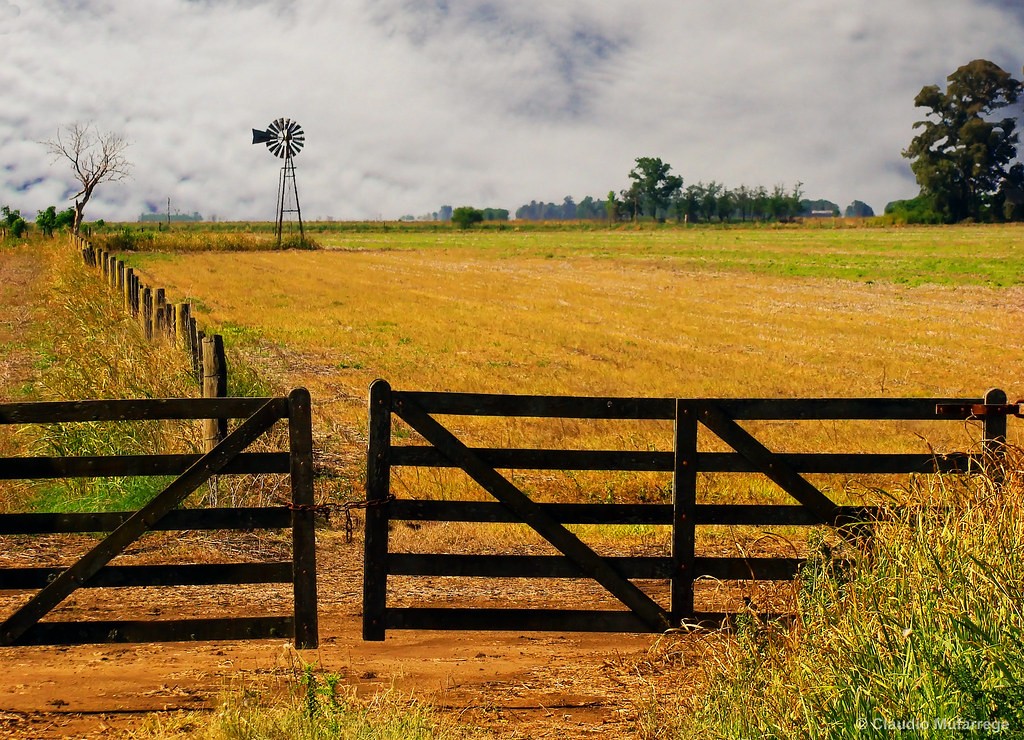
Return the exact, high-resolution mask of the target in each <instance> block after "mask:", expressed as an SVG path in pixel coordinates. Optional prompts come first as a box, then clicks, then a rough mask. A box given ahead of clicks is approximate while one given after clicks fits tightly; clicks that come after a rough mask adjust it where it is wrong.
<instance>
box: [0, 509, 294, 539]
mask: <svg viewBox="0 0 1024 740" xmlns="http://www.w3.org/2000/svg"><path fill="white" fill-rule="evenodd" d="M134 513H135V512H132V511H120V512H90V513H84V514H55V513H38V514H37V513H31V514H29V513H25V514H0V535H11V534H57V533H73V532H111V531H113V530H115V529H117V528H118V527H120V526H121V525H122V524H124V523H125V522H126V521H128V519H129V518H130V517H131V515H132V514H134ZM290 526H291V512H290V511H288V509H286V508H285V507H283V506H278V507H259V508H255V507H254V508H224V509H175V510H173V511H169V512H167V515H166V516H164V517H163V518H162V519H160V520H159V521H157V522H154V523H153V525H152V527H151V529H152V530H153V531H173V530H182V529H194V530H204V531H205V530H215V529H237V530H247V529H285V528H287V527H290Z"/></svg>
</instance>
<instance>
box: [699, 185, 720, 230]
mask: <svg viewBox="0 0 1024 740" xmlns="http://www.w3.org/2000/svg"><path fill="white" fill-rule="evenodd" d="M697 188H698V194H699V198H700V201H699V202H698V208H699V209H700V214H701V216H702V217H703V218H704V220H705V221H707V222H708V223H711V221H712V219H714V218H715V216H717V215H718V195H719V194H720V193H721V192H722V186H721V185H719V184H718V183H717V182H715V181H714V180H712V181H711V182H709V183H708V184H707V185H705V184H704V183H702V182H699V183H697Z"/></svg>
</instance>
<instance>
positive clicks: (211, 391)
mask: <svg viewBox="0 0 1024 740" xmlns="http://www.w3.org/2000/svg"><path fill="white" fill-rule="evenodd" d="M227 394H228V376H227V363H226V358H225V356H224V338H223V337H221V335H220V334H214V335H213V336H212V337H203V398H224V397H225V396H227ZM203 426H204V433H203V440H204V442H205V449H206V451H207V452H209V451H210V450H212V449H213V448H214V447H216V446H217V445H218V444H219V443H220V442H221V440H223V439H224V437H226V436H227V432H228V420H227V419H206V420H205V421H204V423H203Z"/></svg>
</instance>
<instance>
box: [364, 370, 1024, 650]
mask: <svg viewBox="0 0 1024 740" xmlns="http://www.w3.org/2000/svg"><path fill="white" fill-rule="evenodd" d="M1020 412H1021V405H1020V404H1019V403H1018V404H1007V403H1006V394H1005V393H1003V392H1002V391H999V390H992V391H989V392H988V393H987V394H986V396H985V398H984V399H981V398H978V399H951V398H911V399H792V400H791V399H784V400H783V399H671V398H579V397H559V396H511V395H489V394H468V393H426V392H407V391H395V390H392V389H391V387H390V386H389V385H388V383H387V382H386V381H383V380H378V381H375V382H374V383H373V385H371V387H370V437H369V446H368V463H367V464H368V467H367V483H366V486H367V502H366V503H367V510H366V520H365V521H366V524H365V531H366V538H365V562H364V569H365V570H364V593H363V639H365V640H383V639H384V637H385V633H386V631H387V630H394V629H458V630H515V631H522V630H553V631H595V632H660V631H664V630H666V629H669V628H671V627H675V626H679V625H680V624H682V623H683V622H686V623H700V622H704V623H713V624H721V620H722V619H723V618H725V617H726V616H727V615H725V614H719V613H707V612H697V611H695V609H694V588H693V587H694V580H695V579H697V578H701V577H712V578H716V579H722V580H727V579H728V580H747V579H755V580H788V579H792V578H793V577H794V576H795V575H796V574H797V572H798V569H799V567H800V566H801V564H802V563H803V560H801V559H797V558H725V557H704V556H701V555H699V554H698V553H696V552H695V536H696V527H698V526H701V525H710V524H715V525H754V526H773V525H797V526H800V525H802V526H814V525H831V526H837V525H841V524H844V523H855V522H858V521H863V520H870V519H871V518H872V517H873V516H875V515H876V514H877V510H875V509H872V508H870V507H844V506H837V505H835V504H834V503H833V502H832V501H831V500H830V499H829V498H828V497H826V496H825V495H824V494H823V493H822V492H821V491H820V490H818V488H816V487H815V486H814V485H812V484H811V483H810V482H809V481H808V480H807V479H806V478H805V477H804V474H807V473H851V474H869V473H882V474H906V473H934V472H944V471H952V470H969V469H971V466H977V465H981V464H982V463H983V462H984V460H985V459H986V458H987V456H988V455H989V454H998V453H999V451H1000V449H1001V448H1002V446H1003V445H1005V435H1006V417H1007V415H1009V414H1017V415H1019V414H1020ZM392 415H395V416H397V417H398V418H400V419H401V420H402V421H404V422H405V423H406V424H408V425H409V426H410V427H411V428H412V429H413V430H415V431H416V432H418V433H419V434H420V435H421V436H422V437H423V438H424V439H425V440H426V441H427V443H428V444H427V445H422V444H420V445H403V444H394V443H393V442H392V430H391V426H392ZM432 415H456V416H457V415H472V416H499V417H550V418H567V419H573V418H574V419H611V420H626V419H651V420H664V421H673V422H674V437H675V439H674V450H673V451H672V452H658V451H653V452H642V451H641V452H637V451H628V452H626V451H592V450H586V451H584V450H542V449H494V448H489V449H484V448H470V447H468V446H466V445H465V444H464V443H463V442H461V441H460V440H459V439H458V438H457V437H456V436H455V435H454V434H453V433H452V432H451V431H449V430H448V429H447V428H446V427H445V426H443V425H442V424H441V423H439V422H438V421H437V420H436V419H435V418H434V417H433V416H432ZM974 416H977V417H979V418H981V419H982V420H983V435H982V436H983V438H984V440H985V443H984V444H985V449H983V450H982V452H981V453H980V454H979V453H977V451H976V452H975V453H974V454H971V453H966V452H965V453H957V454H949V455H943V456H936V455H932V454H864V453H860V454H782V453H775V452H772V451H771V450H769V449H768V448H766V447H765V446H764V445H763V444H762V443H761V442H759V441H758V440H757V439H755V438H754V437H753V436H751V434H750V433H749V432H747V431H746V430H745V429H744V428H743V427H742V426H741V425H740V424H739V422H741V421H748V420H857V419H868V420H934V419H960V420H963V419H967V418H971V417H974ZM708 432H710V433H712V434H714V435H715V436H717V437H718V438H719V439H721V440H722V441H724V442H725V443H726V444H727V445H728V446H729V447H731V449H732V450H733V452H703V451H698V437H699V435H701V434H706V433H708ZM399 466H420V467H457V468H461V469H462V470H464V471H465V472H466V473H467V474H468V475H469V476H470V477H471V478H472V479H473V480H474V481H476V483H478V484H479V485H480V486H481V487H483V488H484V489H485V490H486V491H488V492H489V493H490V494H491V495H492V496H493V497H494V498H495V499H497V500H496V501H495V502H472V501H436V500H410V499H403V498H396V497H395V496H394V495H393V493H392V487H391V471H392V469H393V468H396V467H399ZM499 469H501V470H597V471H663V472H670V473H671V474H672V477H673V481H672V483H673V485H672V490H673V501H672V503H671V504H635V505H634V504H587V503H580V504H565V503H558V504H552V503H546V504H539V503H535V502H534V501H532V500H530V499H529V498H528V497H527V496H526V495H525V494H524V493H523V492H522V491H521V490H520V489H519V488H518V487H517V486H516V485H515V484H514V483H512V482H511V481H510V480H509V477H506V476H505V475H502V474H501V473H499V472H498V470H499ZM702 472H718V473H752V472H753V473H761V474H764V475H765V476H767V477H768V478H769V479H770V480H772V481H773V482H774V483H776V484H777V485H778V486H779V487H781V488H782V489H783V490H784V491H786V492H787V493H788V494H789V495H790V496H792V498H793V499H795V502H796V503H795V504H793V505H781V506H780V505H735V504H733V505H730V504H698V503H697V502H696V492H697V475H698V473H702ZM393 520H404V521H457V522H522V523H526V524H528V525H529V526H530V527H532V528H533V529H534V530H536V532H538V533H539V534H540V535H541V536H542V537H543V538H544V539H545V540H547V542H549V543H550V544H551V545H553V546H554V547H555V548H556V549H557V550H558V551H559V552H560V553H561V555H558V556H524V555H520V556H517V555H468V554H436V553H427V554H420V553H417V554H412V553H397V552H391V551H390V550H389V544H388V529H389V523H390V522H391V521H393ZM637 523H645V524H654V525H664V526H671V527H672V548H671V553H670V554H668V555H666V556H664V557H601V556H599V555H598V554H596V553H595V552H594V551H593V550H592V549H591V548H590V547H588V546H587V545H586V544H585V543H583V542H582V541H581V540H580V539H579V538H577V537H576V536H575V535H574V534H573V533H572V532H570V531H569V530H568V529H567V528H566V527H565V525H566V524H637ZM389 575H396V576H397V575H401V576H485V577H488V576H489V577H538V578H588V579H593V580H595V581H596V582H598V583H599V584H601V586H603V587H604V588H605V589H606V590H607V591H608V592H610V593H611V594H613V595H614V596H615V597H616V599H618V600H619V601H620V602H622V604H623V605H624V606H625V607H626V608H625V609H618V610H605V611H599V610H585V609H512V608H505V609H500V608H499V609H491V608H448V607H444V608H428V607H392V606H389V605H388V603H387V602H388V591H387V579H388V576H389ZM634 579H667V580H668V581H669V583H670V589H671V591H670V593H671V596H670V603H669V604H668V605H663V604H660V603H658V602H657V601H655V600H654V599H653V598H651V597H650V596H649V595H648V594H647V593H645V592H644V591H643V590H641V589H640V588H639V587H638V586H637V585H635V584H634V583H633V580H634Z"/></svg>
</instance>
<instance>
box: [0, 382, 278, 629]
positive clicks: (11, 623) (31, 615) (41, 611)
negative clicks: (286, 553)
mask: <svg viewBox="0 0 1024 740" xmlns="http://www.w3.org/2000/svg"><path fill="white" fill-rule="evenodd" d="M287 415H288V401H287V399H283V398H274V399H271V400H270V401H268V402H267V403H265V404H264V405H263V406H262V407H260V409H259V410H258V411H257V412H256V413H255V414H253V415H252V416H251V417H249V418H248V419H246V420H245V421H244V422H243V423H242V424H241V425H239V427H238V428H237V429H235V431H233V432H232V433H231V434H229V435H228V436H227V437H225V438H224V441H222V442H221V443H220V444H218V445H217V446H216V447H214V448H213V449H212V450H211V451H210V452H209V453H207V454H206V455H204V456H203V457H202V458H200V459H199V460H197V461H196V462H195V463H194V464H193V465H192V467H190V468H189V469H188V470H186V471H185V472H184V473H182V474H181V475H180V476H178V477H177V478H176V479H175V480H174V481H172V482H171V483H170V484H169V485H168V486H167V488H165V489H164V490H163V491H161V492H160V493H159V494H157V495H156V496H155V497H154V498H153V500H152V501H150V502H149V503H148V504H146V505H145V506H144V507H142V508H141V509H139V510H138V511H137V512H135V513H134V514H132V515H131V516H130V517H129V518H128V519H126V520H125V521H124V523H123V524H121V526H119V527H118V528H117V529H115V530H114V531H113V532H111V533H110V534H109V535H107V536H106V538H104V539H103V541H102V542H100V543H99V544H98V545H96V547H94V548H93V549H92V550H90V551H89V552H88V553H86V554H85V555H83V556H82V558H81V559H80V560H78V562H76V563H75V564H74V565H72V566H71V567H69V568H67V569H66V570H64V571H62V572H61V574H60V575H58V576H57V577H56V578H55V579H54V580H53V581H52V582H51V583H49V584H48V585H47V586H46V587H45V588H43V589H42V590H41V591H39V593H37V594H36V595H35V596H33V597H32V598H31V599H29V601H28V602H26V603H25V604H24V605H23V606H22V607H21V608H20V609H18V610H17V611H16V612H14V614H12V615H11V616H10V617H8V618H7V619H6V620H5V621H4V623H3V624H2V625H0V646H9V645H13V644H15V643H16V642H17V641H18V638H20V637H21V636H22V635H24V634H25V632H26V631H28V630H29V629H30V628H31V627H32V625H34V624H36V623H37V622H38V621H39V620H40V619H42V618H43V617H45V616H46V615H47V614H48V613H49V612H50V611H51V610H52V609H53V608H54V607H56V606H57V605H58V604H59V603H60V602H62V601H63V600H64V599H66V598H67V597H68V596H70V595H71V593H72V592H73V591H75V590H76V589H77V588H78V587H79V586H81V585H82V584H84V583H85V582H86V581H88V580H89V579H90V578H92V577H93V576H94V575H96V573H97V572H98V571H99V570H100V569H101V568H103V566H105V565H106V564H107V563H109V562H110V561H111V560H113V559H114V558H115V557H117V556H118V555H119V554H120V553H121V552H123V551H124V549H125V548H126V547H128V545H130V544H132V543H133V542H135V541H136V540H137V539H138V538H139V537H141V536H142V535H143V534H145V532H146V531H147V530H149V529H150V528H152V526H153V525H154V524H155V523H156V522H158V521H159V520H160V519H161V518H162V517H163V516H164V515H165V514H167V513H168V512H169V511H171V509H173V508H175V507H176V506H178V504H180V503H181V502H182V501H184V500H185V498H186V497H187V496H188V495H189V494H190V493H192V492H193V491H195V490H196V489H197V488H199V486H201V485H202V484H203V483H205V482H206V481H207V480H209V479H210V478H211V477H212V476H214V475H216V474H217V473H218V472H220V471H221V470H222V469H223V468H224V467H225V466H226V465H227V464H228V463H229V462H231V460H232V459H234V458H235V456H237V455H238V454H239V453H240V452H242V451H243V450H244V449H245V448H246V447H248V446H249V445H250V444H252V443H253V442H254V441H256V440H257V439H259V437H260V435H262V434H263V433H264V432H265V431H267V429H269V428H270V426H271V425H272V424H273V423H274V422H275V421H277V420H278V419H281V418H284V417H285V416H287Z"/></svg>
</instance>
